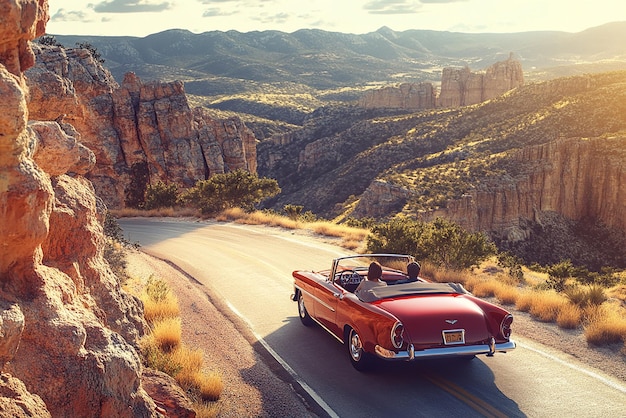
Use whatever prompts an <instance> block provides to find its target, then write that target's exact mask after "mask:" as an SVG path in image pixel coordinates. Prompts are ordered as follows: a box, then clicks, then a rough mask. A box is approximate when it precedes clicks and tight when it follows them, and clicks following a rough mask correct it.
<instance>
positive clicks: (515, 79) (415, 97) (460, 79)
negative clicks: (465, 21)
mask: <svg viewBox="0 0 626 418" xmlns="http://www.w3.org/2000/svg"><path fill="white" fill-rule="evenodd" d="M523 84H524V73H523V71H522V64H521V63H520V62H519V61H517V60H516V59H514V58H513V54H511V55H510V56H509V59H507V60H505V61H501V62H497V63H495V64H493V65H492V66H490V67H488V68H487V69H486V71H485V72H484V73H475V72H472V71H471V70H470V69H469V68H468V67H465V68H460V69H458V68H444V69H443V71H442V75H441V88H440V92H439V95H437V92H436V88H435V87H434V86H433V84H432V83H403V84H400V85H399V86H387V87H383V88H381V89H378V90H372V91H369V92H367V93H365V94H364V95H363V96H362V97H361V98H360V99H359V103H358V104H359V106H361V107H365V108H380V107H385V108H398V109H406V110H424V109H432V108H434V107H448V108H449V107H460V106H468V105H472V104H477V103H481V102H484V101H486V100H489V99H493V98H494V97H498V96H500V95H502V94H504V93H506V92H507V91H509V90H511V89H514V88H516V87H519V86H522V85H523Z"/></svg>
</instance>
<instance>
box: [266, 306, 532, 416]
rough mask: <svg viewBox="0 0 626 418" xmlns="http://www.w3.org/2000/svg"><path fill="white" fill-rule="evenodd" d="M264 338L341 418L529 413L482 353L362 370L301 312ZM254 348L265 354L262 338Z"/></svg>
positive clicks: (518, 414) (340, 347)
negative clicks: (303, 319) (307, 323)
mask: <svg viewBox="0 0 626 418" xmlns="http://www.w3.org/2000/svg"><path fill="white" fill-rule="evenodd" d="M295 309H296V308H295V306H294V310H295ZM265 341H266V342H267V343H268V344H270V346H271V347H273V349H274V350H275V351H276V352H277V353H278V355H279V356H280V357H281V358H282V359H283V360H285V361H286V362H287V363H288V364H289V365H290V366H291V367H292V368H293V369H294V371H295V373H296V377H297V378H299V379H302V380H303V381H304V382H306V384H307V385H309V386H311V387H312V388H313V390H314V391H315V392H316V393H317V394H318V395H319V396H321V397H322V399H324V400H325V401H326V403H328V404H329V405H330V406H331V407H332V409H333V410H334V411H335V413H337V414H338V415H339V416H341V417H352V416H354V417H357V416H358V417H389V416H394V417H418V416H431V417H432V416H444V415H445V416H464V417H471V416H477V417H478V416H508V417H525V416H526V415H525V414H524V413H523V412H522V411H520V409H519V407H518V405H517V403H516V402H514V401H513V400H511V399H510V398H508V397H507V396H506V395H505V394H504V393H502V392H501V391H500V389H499V388H498V386H497V384H496V382H495V375H494V372H493V371H492V369H491V368H490V366H489V358H487V357H484V356H481V357H477V358H475V359H473V360H467V359H439V360H417V361H414V362H404V361H403V362H385V361H382V360H381V361H378V362H376V364H375V365H374V367H373V368H372V370H370V371H368V372H367V373H362V372H358V371H356V370H355V369H354V368H352V366H351V364H350V360H349V358H348V354H347V352H346V349H345V347H344V346H343V345H342V344H340V343H339V341H338V340H336V339H334V338H333V337H332V336H331V335H330V334H328V333H327V332H326V331H324V330H323V329H322V328H321V327H319V326H317V325H314V326H311V327H305V326H303V325H302V324H301V322H300V320H299V318H298V316H292V317H289V318H286V319H285V323H284V326H283V327H281V328H280V329H278V330H277V331H276V332H274V333H272V334H271V335H268V336H267V337H265ZM255 349H256V350H257V351H258V352H261V353H265V355H267V351H266V350H265V348H264V347H263V345H262V344H261V343H257V344H255ZM496 355H498V354H496ZM499 355H506V354H502V353H500V354H499Z"/></svg>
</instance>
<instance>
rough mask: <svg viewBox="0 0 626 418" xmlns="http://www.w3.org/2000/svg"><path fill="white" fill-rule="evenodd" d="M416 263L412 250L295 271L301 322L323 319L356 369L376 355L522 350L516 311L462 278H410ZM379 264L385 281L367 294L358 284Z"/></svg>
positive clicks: (454, 354)
mask: <svg viewBox="0 0 626 418" xmlns="http://www.w3.org/2000/svg"><path fill="white" fill-rule="evenodd" d="M413 261H414V260H413V257H411V256H409V255H398V254H364V255H354V256H348V257H340V258H336V259H335V260H333V264H332V267H331V268H330V270H322V271H304V270H296V271H294V272H293V277H294V279H295V291H294V294H293V296H292V299H293V300H294V301H297V302H298V313H299V316H300V320H301V321H302V323H303V324H304V325H307V326H309V325H312V324H314V323H318V324H319V325H321V326H322V327H323V328H324V329H325V330H327V331H328V332H329V333H330V334H331V335H333V336H334V337H335V338H336V339H337V340H339V342H341V343H342V344H345V345H346V348H347V351H348V354H349V356H350V361H351V362H352V365H353V366H354V367H355V368H356V369H357V370H365V369H367V368H368V367H369V366H370V365H371V363H372V361H373V360H374V359H375V358H380V359H384V360H409V361H410V360H414V359H421V358H440V357H447V356H452V357H464V358H474V357H475V356H476V355H478V354H486V355H487V356H492V355H493V354H494V353H495V352H506V351H509V350H513V349H514V348H515V342H513V341H512V340H511V339H510V336H511V323H512V322H513V317H512V316H511V314H510V313H509V312H507V311H506V310H504V309H502V308H500V307H498V306H496V305H493V304H491V303H489V302H486V301H484V300H481V299H478V298H476V297H474V296H472V295H471V294H470V293H469V292H468V291H467V290H465V289H464V288H463V286H461V285H460V284H456V283H431V282H428V281H426V280H424V279H421V278H417V279H415V278H413V280H411V279H410V278H409V276H408V274H407V266H408V264H409V263H411V262H413ZM372 262H377V263H378V265H380V266H381V267H382V277H380V280H381V281H382V282H384V283H380V282H377V283H376V285H375V286H373V287H372V286H370V287H372V289H371V290H370V291H369V297H368V298H367V299H365V298H363V297H362V296H361V298H363V300H362V299H361V298H360V297H359V296H357V294H359V295H361V294H362V292H360V290H361V289H359V291H358V292H357V294H355V290H356V288H357V287H358V286H359V284H360V283H361V282H362V281H364V280H367V279H368V278H367V274H368V267H369V266H370V264H371V263H372ZM378 271H379V272H380V269H378ZM371 279H372V278H370V280H371ZM366 300H367V301H366Z"/></svg>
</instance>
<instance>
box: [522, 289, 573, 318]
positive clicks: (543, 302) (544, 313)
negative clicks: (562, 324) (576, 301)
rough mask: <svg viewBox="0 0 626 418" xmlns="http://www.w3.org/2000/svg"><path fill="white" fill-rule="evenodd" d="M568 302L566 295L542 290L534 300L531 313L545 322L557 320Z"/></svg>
mask: <svg viewBox="0 0 626 418" xmlns="http://www.w3.org/2000/svg"><path fill="white" fill-rule="evenodd" d="M567 304H568V301H567V299H566V298H565V297H563V296H561V295H559V294H556V293H553V292H540V293H538V294H537V297H536V298H535V299H534V300H533V303H532V306H531V307H530V311H529V312H530V314H531V315H532V316H533V317H535V318H536V319H538V320H539V321H543V322H555V321H556V318H557V316H558V314H559V311H560V310H561V309H563V307H564V306H566V305H567Z"/></svg>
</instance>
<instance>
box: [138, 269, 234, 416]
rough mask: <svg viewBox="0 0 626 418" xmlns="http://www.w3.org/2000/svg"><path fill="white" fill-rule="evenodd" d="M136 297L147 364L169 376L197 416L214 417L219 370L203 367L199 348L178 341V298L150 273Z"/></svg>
mask: <svg viewBox="0 0 626 418" xmlns="http://www.w3.org/2000/svg"><path fill="white" fill-rule="evenodd" d="M140 299H141V300H142V302H143V304H144V317H145V318H146V321H147V322H148V324H149V326H150V333H149V334H148V335H146V336H145V337H144V338H143V339H142V340H141V341H140V348H141V354H142V357H143V360H144V364H145V365H146V366H147V367H150V368H153V369H156V370H160V371H162V372H164V373H166V374H168V375H170V376H172V377H173V378H174V379H175V380H176V382H178V384H179V385H180V386H181V388H182V389H183V390H184V391H185V392H186V394H187V396H189V398H190V399H191V400H192V401H193V403H194V410H195V411H196V414H197V415H196V416H198V417H215V416H217V415H218V413H219V409H218V407H217V405H216V404H215V402H216V401H217V400H219V398H220V395H221V393H222V389H223V382H222V378H221V376H220V375H219V374H217V373H214V372H209V371H206V368H205V367H204V364H203V352H202V350H195V349H192V348H189V347H187V346H186V345H185V344H184V343H183V341H182V329H181V319H180V309H179V306H178V299H177V298H176V295H174V294H173V293H172V292H171V291H170V288H169V286H168V285H167V283H166V282H165V281H163V280H161V279H155V278H153V277H150V278H149V279H148V281H147V283H146V284H145V287H144V288H143V290H142V292H141V295H140Z"/></svg>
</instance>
